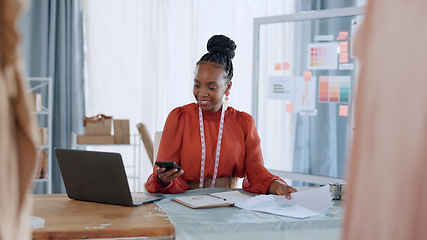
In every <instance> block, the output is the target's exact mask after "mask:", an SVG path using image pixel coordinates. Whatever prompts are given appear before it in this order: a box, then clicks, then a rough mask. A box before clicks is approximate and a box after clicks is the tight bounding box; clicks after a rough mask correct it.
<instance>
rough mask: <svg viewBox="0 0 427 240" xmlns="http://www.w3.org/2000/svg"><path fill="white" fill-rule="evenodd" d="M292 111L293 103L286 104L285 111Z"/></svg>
mask: <svg viewBox="0 0 427 240" xmlns="http://www.w3.org/2000/svg"><path fill="white" fill-rule="evenodd" d="M293 111H294V105H293V104H292V103H288V104H286V112H287V113H292V112H293Z"/></svg>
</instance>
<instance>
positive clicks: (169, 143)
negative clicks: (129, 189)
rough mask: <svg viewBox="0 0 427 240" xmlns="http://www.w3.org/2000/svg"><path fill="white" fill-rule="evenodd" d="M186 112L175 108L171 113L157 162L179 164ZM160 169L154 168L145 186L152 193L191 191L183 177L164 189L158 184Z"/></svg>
mask: <svg viewBox="0 0 427 240" xmlns="http://www.w3.org/2000/svg"><path fill="white" fill-rule="evenodd" d="M183 114H184V112H183V109H182V107H178V108H175V109H174V110H172V111H171V112H170V113H169V116H168V118H167V119H166V123H165V126H164V129H163V133H162V139H161V141H160V146H159V152H158V154H157V159H156V161H162V162H164V161H174V162H176V163H178V164H180V162H179V159H180V158H179V156H180V152H181V142H182V136H183V130H184V116H183ZM157 168H158V167H157V166H154V168H153V173H152V174H151V175H150V177H149V178H148V180H147V183H146V184H145V189H146V190H147V191H148V192H150V193H158V192H161V193H182V192H185V191H186V190H188V189H189V187H188V184H187V182H186V181H184V180H183V179H182V178H181V177H178V178H175V179H173V180H172V181H171V182H170V183H169V185H168V186H166V187H163V186H162V185H161V184H160V183H158V182H157V172H156V169H157Z"/></svg>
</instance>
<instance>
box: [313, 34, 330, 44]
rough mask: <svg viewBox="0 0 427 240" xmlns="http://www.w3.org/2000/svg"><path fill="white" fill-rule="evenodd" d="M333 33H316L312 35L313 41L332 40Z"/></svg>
mask: <svg viewBox="0 0 427 240" xmlns="http://www.w3.org/2000/svg"><path fill="white" fill-rule="evenodd" d="M333 40H334V35H316V36H314V41H317V42H320V41H333Z"/></svg>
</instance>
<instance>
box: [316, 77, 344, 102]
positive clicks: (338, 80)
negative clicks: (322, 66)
mask: <svg viewBox="0 0 427 240" xmlns="http://www.w3.org/2000/svg"><path fill="white" fill-rule="evenodd" d="M319 102H323V103H328V102H336V103H349V102H350V76H320V77H319Z"/></svg>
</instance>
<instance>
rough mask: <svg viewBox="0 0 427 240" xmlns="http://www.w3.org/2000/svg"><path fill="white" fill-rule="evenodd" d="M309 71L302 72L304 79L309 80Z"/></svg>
mask: <svg viewBox="0 0 427 240" xmlns="http://www.w3.org/2000/svg"><path fill="white" fill-rule="evenodd" d="M311 74H312V73H311V71H305V72H304V81H310V80H311Z"/></svg>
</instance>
